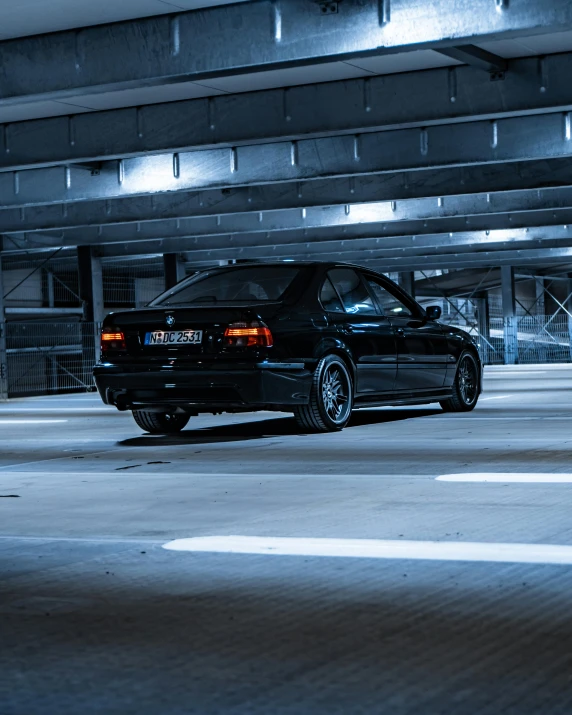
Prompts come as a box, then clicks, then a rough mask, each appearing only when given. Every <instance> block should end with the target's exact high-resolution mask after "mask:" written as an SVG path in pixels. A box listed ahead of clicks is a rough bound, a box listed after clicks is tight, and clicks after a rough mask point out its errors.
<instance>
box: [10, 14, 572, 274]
mask: <svg viewBox="0 0 572 715" xmlns="http://www.w3.org/2000/svg"><path fill="white" fill-rule="evenodd" d="M91 5H92V4H90V3H87V2H75V3H73V4H71V3H69V2H68V0H60V1H58V2H50V8H51V12H50V13H49V16H48V14H47V13H42V12H41V10H42V7H43V6H42V2H41V0H28V2H24V3H21V4H20V5H18V7H17V8H16V7H12V8H10V10H7V8H6V7H5V8H4V10H0V27H2V28H3V29H2V33H3V34H2V35H1V37H3V38H5V39H4V41H2V42H0V67H1V69H0V122H2V123H1V124H0V206H1V209H0V234H1V235H2V236H3V240H2V244H3V250H4V251H5V252H14V251H41V250H54V248H58V247H59V246H76V245H91V246H94V247H95V249H96V250H97V251H98V252H99V253H100V254H101V255H103V256H130V255H138V254H149V253H166V252H169V253H181V254H184V255H185V257H186V259H187V260H188V261H189V262H190V263H192V264H196V265H208V264H210V263H212V262H214V261H219V260H231V259H244V258H255V259H260V260H266V259H269V258H272V259H280V258H284V259H287V258H294V257H296V258H302V257H304V258H306V257H307V258H314V257H319V258H337V259H343V260H353V261H359V262H361V263H364V262H365V263H368V264H370V265H374V266H376V267H378V268H380V269H382V270H416V269H418V268H419V267H420V266H423V267H429V266H430V267H433V268H468V267H473V268H475V267H478V266H487V265H504V264H508V265H527V266H538V265H551V264H553V263H559V264H564V263H570V262H572V228H571V226H572V171H571V162H570V154H571V147H572V85H571V84H570V82H569V79H568V78H569V77H570V76H571V70H572V6H570V4H569V2H568V1H567V0H520V1H519V2H518V3H517V2H509V0H456V1H455V2H453V0H434V1H433V2H431V3H423V4H420V3H418V2H416V1H415V0H385V1H382V2H379V0H375V1H374V0H341V1H340V2H337V3H335V2H327V3H324V2H315V1H314V0H288V1H287V2H286V1H283V2H281V1H280V0H277V1H276V2H270V1H269V0H258V1H257V0H254V1H252V2H242V3H237V4H228V3H227V4H223V3H220V2H219V3H216V4H215V3H208V2H206V0H202V1H199V2H193V1H192V0H178V1H177V2H176V3H166V2H159V0H141V1H139V2H136V1H135V0H133V1H131V2H125V3H122V4H121V7H120V8H117V7H115V5H116V4H112V3H107V2H102V3H98V4H97V7H92V6H91ZM174 5H176V6H175V7H174ZM215 5H216V6H215ZM44 6H45V4H44ZM118 12H121V13H122V14H121V15H118V14H114V13H118ZM2 13H4V16H3V15H2ZM44 15H45V17H43V16H44ZM26 16H27V18H28V20H29V18H30V16H33V17H34V18H35V19H33V20H32V21H29V22H25V21H24V20H25V18H26ZM118 20H121V22H115V21H118ZM110 21H113V22H114V24H105V23H108V22H110ZM55 30H58V31H59V32H53V31H55ZM50 32H51V34H46V33H50ZM24 34H26V35H27V36H23V35H24Z"/></svg>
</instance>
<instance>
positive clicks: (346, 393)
mask: <svg viewBox="0 0 572 715" xmlns="http://www.w3.org/2000/svg"><path fill="white" fill-rule="evenodd" d="M352 407H353V384H352V379H351V377H350V373H349V371H348V368H347V367H346V364H345V363H344V362H343V360H342V359H341V358H339V357H337V356H336V355H328V356H327V357H325V358H322V360H320V363H319V364H318V367H317V368H316V371H315V372H314V377H313V380H312V389H311V392H310V402H309V404H307V405H301V406H300V407H297V408H296V410H295V412H294V417H295V418H296V422H297V423H298V426H299V427H301V428H302V429H303V430H306V431H308V432H336V431H338V430H341V429H343V428H344V427H345V426H346V425H347V423H348V422H349V419H350V417H351V414H352Z"/></svg>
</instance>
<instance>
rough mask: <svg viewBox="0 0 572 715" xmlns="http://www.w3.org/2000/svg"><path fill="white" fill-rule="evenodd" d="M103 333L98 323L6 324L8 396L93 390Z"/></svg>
mask: <svg viewBox="0 0 572 715" xmlns="http://www.w3.org/2000/svg"><path fill="white" fill-rule="evenodd" d="M99 332H100V326H99V325H98V324H96V323H80V322H52V323H47V322H25V323H6V324H5V334H6V376H7V389H8V397H24V396H31V395H44V394H58V393H64V392H77V391H85V390H90V389H93V386H94V382H93V376H92V370H93V366H94V364H95V362H96V357H97V355H96V350H98V349H99Z"/></svg>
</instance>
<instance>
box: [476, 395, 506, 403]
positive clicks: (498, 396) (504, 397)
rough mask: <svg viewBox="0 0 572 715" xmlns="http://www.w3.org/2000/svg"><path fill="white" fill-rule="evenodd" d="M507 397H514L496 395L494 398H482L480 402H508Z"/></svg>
mask: <svg viewBox="0 0 572 715" xmlns="http://www.w3.org/2000/svg"><path fill="white" fill-rule="evenodd" d="M507 397H512V395H495V396H494V397H481V399H480V400H479V402H484V401H485V400H506V398H507Z"/></svg>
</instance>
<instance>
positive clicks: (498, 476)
mask: <svg viewBox="0 0 572 715" xmlns="http://www.w3.org/2000/svg"><path fill="white" fill-rule="evenodd" d="M436 481H438V482H491V483H502V484H507V483H511V484H572V474H551V473H549V472H548V473H542V472H474V473H468V474H442V475H441V476H440V477H437V479H436Z"/></svg>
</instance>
